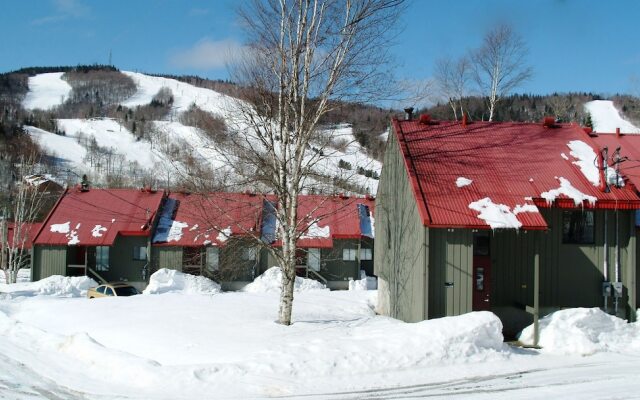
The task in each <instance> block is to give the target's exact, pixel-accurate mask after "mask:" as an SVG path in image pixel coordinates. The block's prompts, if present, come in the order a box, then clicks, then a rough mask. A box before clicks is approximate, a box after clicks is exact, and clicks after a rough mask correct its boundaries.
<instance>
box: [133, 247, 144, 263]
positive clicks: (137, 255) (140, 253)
mask: <svg viewBox="0 0 640 400" xmlns="http://www.w3.org/2000/svg"><path fill="white" fill-rule="evenodd" d="M133 259H134V260H141V261H146V260H147V246H140V247H137V246H136V247H134V248H133Z"/></svg>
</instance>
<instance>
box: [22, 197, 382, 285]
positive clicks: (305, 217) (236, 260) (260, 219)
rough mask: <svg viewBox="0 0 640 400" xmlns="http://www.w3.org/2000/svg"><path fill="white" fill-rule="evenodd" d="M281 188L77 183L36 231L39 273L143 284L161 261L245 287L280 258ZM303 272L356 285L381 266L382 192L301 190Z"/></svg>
mask: <svg viewBox="0 0 640 400" xmlns="http://www.w3.org/2000/svg"><path fill="white" fill-rule="evenodd" d="M273 200H274V199H273V197H272V196H264V195H256V194H245V193H209V194H207V195H202V194H187V193H172V194H165V193H161V192H155V191H148V190H135V189H76V188H74V189H69V190H67V191H65V192H64V194H63V195H62V197H61V198H60V199H59V201H58V202H57V203H56V205H55V206H54V208H53V209H52V211H51V213H50V214H49V216H48V217H47V219H46V220H45V221H44V223H43V224H42V227H41V228H40V229H39V230H38V233H37V234H36V236H35V239H34V248H33V257H32V279H33V280H39V279H42V278H46V277H48V276H51V275H66V276H75V275H87V276H90V277H92V278H94V279H95V280H96V281H128V282H131V283H132V284H134V285H136V286H138V287H140V288H143V287H144V286H145V285H146V283H147V282H148V279H149V276H150V275H151V274H152V273H153V272H155V271H157V270H158V269H160V268H171V269H176V270H179V271H183V272H187V273H190V274H196V275H204V276H207V277H209V278H212V279H214V280H216V281H218V282H220V283H221V284H222V286H223V288H224V289H227V290H235V289H239V288H241V287H242V286H244V285H246V284H247V283H249V282H251V281H253V280H254V279H255V278H256V277H257V276H258V275H259V274H261V273H263V272H264V271H265V270H266V269H268V268H269V267H272V266H275V265H277V262H275V260H274V258H273V257H272V256H271V255H270V253H269V251H267V250H264V249H263V250H262V251H261V250H260V246H259V243H257V242H256V238H261V239H262V240H263V241H264V242H266V243H267V244H271V245H274V246H278V245H279V243H278V241H277V237H276V223H275V218H274V214H273V211H274V208H273V207H274V201H273ZM299 202H300V203H299V204H300V208H299V215H300V216H301V217H300V218H301V220H300V221H301V223H300V227H301V229H303V230H304V232H305V233H304V234H303V235H302V237H301V238H300V241H299V243H298V245H299V246H300V251H299V257H298V259H299V267H298V272H299V274H300V275H303V276H308V277H310V278H313V279H317V280H320V281H322V282H324V283H325V284H327V285H328V286H329V287H331V288H347V287H348V282H349V280H350V279H359V277H360V270H361V269H363V270H365V271H367V273H368V274H369V275H371V274H372V273H373V211H374V201H373V199H372V198H369V199H365V198H353V197H346V196H315V195H310V196H300V200H299Z"/></svg>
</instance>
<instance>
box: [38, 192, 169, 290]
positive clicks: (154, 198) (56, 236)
mask: <svg viewBox="0 0 640 400" xmlns="http://www.w3.org/2000/svg"><path fill="white" fill-rule="evenodd" d="M164 197H165V194H164V193H162V192H157V191H151V190H135V189H88V188H84V189H80V188H73V189H68V190H66V191H65V192H64V193H63V195H62V196H61V197H60V199H59V200H58V202H57V203H56V205H55V206H54V207H53V209H52V210H51V212H50V213H49V216H48V217H47V218H46V220H45V221H44V222H43V224H42V226H41V228H40V230H39V232H38V233H37V234H36V237H35V239H34V246H33V256H32V268H31V274H32V280H40V279H43V278H46V277H48V276H51V275H66V276H77V275H86V276H89V277H92V278H94V279H95V280H96V281H99V282H100V281H128V282H131V283H132V284H134V285H136V286H139V287H144V286H145V285H146V282H147V280H148V278H149V272H150V268H149V260H148V255H149V249H150V245H151V236H152V235H151V233H152V232H153V228H154V224H155V221H156V217H157V211H158V210H159V209H160V205H161V203H162V201H163V199H164Z"/></svg>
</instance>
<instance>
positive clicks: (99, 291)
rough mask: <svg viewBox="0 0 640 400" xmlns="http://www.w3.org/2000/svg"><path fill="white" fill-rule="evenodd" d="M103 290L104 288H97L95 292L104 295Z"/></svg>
mask: <svg viewBox="0 0 640 400" xmlns="http://www.w3.org/2000/svg"><path fill="white" fill-rule="evenodd" d="M104 289H105V287H104V286H98V288H97V289H96V292H98V293H102V294H104Z"/></svg>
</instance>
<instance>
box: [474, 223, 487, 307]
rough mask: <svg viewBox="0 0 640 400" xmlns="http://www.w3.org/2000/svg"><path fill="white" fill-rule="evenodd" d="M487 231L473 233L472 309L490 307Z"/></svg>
mask: <svg viewBox="0 0 640 400" xmlns="http://www.w3.org/2000/svg"><path fill="white" fill-rule="evenodd" d="M490 249H491V246H490V236H489V232H488V231H485V232H478V233H474V235H473V311H488V310H490V309H491V254H490Z"/></svg>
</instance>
